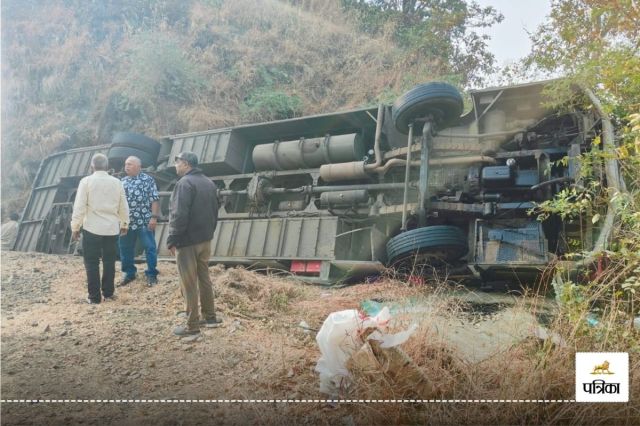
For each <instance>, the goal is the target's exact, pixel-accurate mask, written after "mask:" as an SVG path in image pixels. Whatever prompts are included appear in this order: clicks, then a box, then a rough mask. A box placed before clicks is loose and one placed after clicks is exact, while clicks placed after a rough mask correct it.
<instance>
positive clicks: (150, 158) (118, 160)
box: [107, 146, 157, 168]
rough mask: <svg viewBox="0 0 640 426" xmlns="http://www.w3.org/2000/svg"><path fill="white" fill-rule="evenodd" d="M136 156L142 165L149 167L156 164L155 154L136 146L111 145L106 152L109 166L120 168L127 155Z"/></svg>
mask: <svg viewBox="0 0 640 426" xmlns="http://www.w3.org/2000/svg"><path fill="white" fill-rule="evenodd" d="M131 156H134V157H138V158H139V159H140V162H141V163H142V167H143V168H144V167H149V166H155V165H156V158H157V155H156V156H154V155H152V154H149V153H148V152H146V151H143V150H141V149H138V148H131V147H128V146H112V147H111V148H109V151H108V152H107V157H108V158H109V167H113V168H120V167H121V166H122V165H124V162H125V160H126V159H127V158H128V157H131Z"/></svg>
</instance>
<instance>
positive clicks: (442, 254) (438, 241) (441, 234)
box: [387, 225, 469, 265]
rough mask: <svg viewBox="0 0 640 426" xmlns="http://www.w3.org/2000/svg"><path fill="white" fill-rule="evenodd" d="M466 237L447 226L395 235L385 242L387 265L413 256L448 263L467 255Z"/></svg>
mask: <svg viewBox="0 0 640 426" xmlns="http://www.w3.org/2000/svg"><path fill="white" fill-rule="evenodd" d="M468 251H469V247H468V244H467V237H466V236H465V234H464V232H462V230H461V229H460V228H458V227H455V226H449V225H438V226H427V227H424V228H418V229H412V230H411V231H407V232H404V233H402V234H399V235H396V236H395V237H393V238H391V239H390V240H389V241H388V242H387V259H388V264H389V265H394V264H396V263H399V262H402V261H403V260H406V259H407V258H411V257H413V256H415V255H418V254H420V255H424V256H425V258H429V257H432V258H433V259H434V260H435V261H437V262H445V263H449V262H452V261H455V260H457V259H460V258H461V257H462V256H464V255H465V254H467V252H468Z"/></svg>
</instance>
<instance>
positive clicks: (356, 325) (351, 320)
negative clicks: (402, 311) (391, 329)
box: [315, 306, 415, 395]
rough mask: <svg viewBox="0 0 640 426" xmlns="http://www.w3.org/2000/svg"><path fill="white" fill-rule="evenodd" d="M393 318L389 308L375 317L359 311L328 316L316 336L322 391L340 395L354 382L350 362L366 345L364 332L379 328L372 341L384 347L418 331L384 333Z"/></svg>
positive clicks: (317, 369)
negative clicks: (352, 356) (351, 377)
mask: <svg viewBox="0 0 640 426" xmlns="http://www.w3.org/2000/svg"><path fill="white" fill-rule="evenodd" d="M390 319H391V314H390V313H389V308H387V307H386V306H385V307H384V308H382V310H381V311H380V312H379V313H378V315H376V316H374V317H369V316H366V314H363V313H361V312H360V311H358V310H357V309H349V310H346V311H339V312H333V313H332V314H330V315H329V316H328V317H327V319H326V320H325V321H324V323H323V324H322V328H320V331H319V332H318V334H317V335H316V342H317V343H318V346H319V348H320V353H321V356H320V359H319V360H318V364H317V365H316V368H315V371H316V372H318V373H320V391H321V392H323V393H326V394H330V395H338V394H339V391H340V389H347V388H348V387H349V385H350V384H351V380H350V374H349V371H348V370H347V367H346V365H347V361H348V360H349V358H351V355H353V354H354V353H355V352H356V351H357V350H359V349H360V348H361V347H362V345H363V344H364V339H363V338H362V332H363V331H364V330H365V329H367V328H376V329H378V330H376V331H375V332H374V333H373V334H372V335H371V337H370V338H374V339H376V340H381V341H383V342H384V344H385V347H391V346H396V345H399V344H401V343H403V342H405V341H406V340H407V339H408V338H409V336H410V335H411V333H413V332H414V331H415V326H412V327H411V328H410V329H409V330H407V331H404V332H401V333H398V334H395V335H386V334H384V333H383V332H382V330H383V329H384V328H385V327H386V325H387V324H388V323H389V320H390Z"/></svg>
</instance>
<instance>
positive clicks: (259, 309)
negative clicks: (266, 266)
mask: <svg viewBox="0 0 640 426" xmlns="http://www.w3.org/2000/svg"><path fill="white" fill-rule="evenodd" d="M216 289H217V291H218V293H219V294H220V300H221V301H222V303H224V304H225V305H226V306H228V307H229V308H230V309H231V310H232V311H233V310H236V311H239V312H240V313H242V314H244V315H247V316H250V317H264V316H267V315H269V314H271V313H273V312H282V311H287V310H288V309H289V306H290V304H291V303H292V302H293V301H294V300H296V299H298V298H300V297H303V296H304V294H305V292H304V289H303V288H301V287H300V283H297V282H293V281H286V280H284V279H282V278H279V277H276V276H273V275H263V274H259V273H257V272H253V271H248V270H246V269H244V268H240V267H238V268H230V269H227V270H226V271H224V272H223V273H219V274H217V279H216Z"/></svg>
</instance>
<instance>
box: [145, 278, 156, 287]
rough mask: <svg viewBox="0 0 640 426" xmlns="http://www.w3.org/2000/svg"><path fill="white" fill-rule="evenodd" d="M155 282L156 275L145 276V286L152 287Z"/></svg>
mask: <svg viewBox="0 0 640 426" xmlns="http://www.w3.org/2000/svg"><path fill="white" fill-rule="evenodd" d="M156 284H158V278H157V277H152V276H151V275H149V276H147V286H149V287H153V286H154V285H156Z"/></svg>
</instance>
